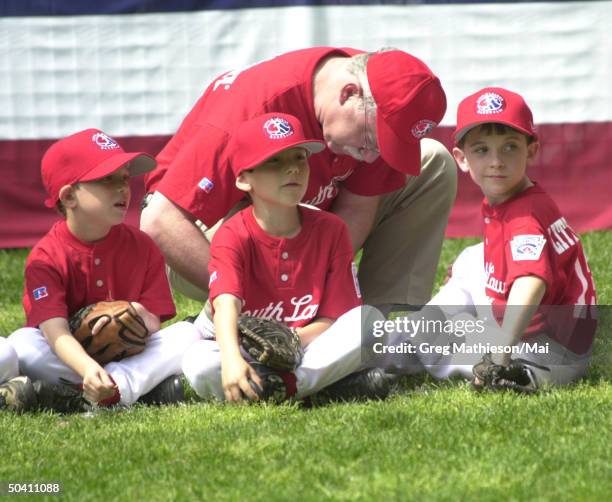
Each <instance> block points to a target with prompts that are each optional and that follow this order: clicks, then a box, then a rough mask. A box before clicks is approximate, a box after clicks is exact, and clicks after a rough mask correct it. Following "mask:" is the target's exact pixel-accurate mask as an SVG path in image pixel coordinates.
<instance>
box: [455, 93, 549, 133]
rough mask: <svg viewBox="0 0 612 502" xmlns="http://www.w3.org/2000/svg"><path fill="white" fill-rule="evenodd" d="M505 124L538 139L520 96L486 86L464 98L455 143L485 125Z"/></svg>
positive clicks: (529, 111)
mask: <svg viewBox="0 0 612 502" xmlns="http://www.w3.org/2000/svg"><path fill="white" fill-rule="evenodd" d="M493 122H494V123H496V124H504V125H507V126H509V127H512V128H513V129H517V130H518V131H521V132H522V133H524V134H526V135H527V136H531V137H533V138H535V139H537V137H538V135H537V133H536V129H535V126H534V124H533V115H532V113H531V110H530V109H529V106H527V103H525V100H524V99H523V98H522V96H520V95H519V94H517V93H515V92H512V91H509V90H507V89H502V88H501V87H485V88H484V89H481V90H479V91H478V92H475V93H474V94H472V95H470V96H468V97H467V98H465V99H463V100H462V101H461V103H459V107H458V108H457V128H456V129H455V132H453V139H454V140H455V143H458V142H459V141H461V138H463V137H464V136H465V135H466V134H467V133H468V132H469V131H470V129H473V128H474V127H476V126H477V125H479V124H485V123H493Z"/></svg>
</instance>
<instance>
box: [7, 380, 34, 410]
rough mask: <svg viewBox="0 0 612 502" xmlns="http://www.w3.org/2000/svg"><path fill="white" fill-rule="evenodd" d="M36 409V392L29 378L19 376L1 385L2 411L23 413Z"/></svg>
mask: <svg viewBox="0 0 612 502" xmlns="http://www.w3.org/2000/svg"><path fill="white" fill-rule="evenodd" d="M36 407H37V399H36V391H35V390H34V386H33V384H32V380H30V379H29V378H28V377H27V376H19V377H16V378H13V379H11V380H9V381H8V382H6V383H3V384H2V385H0V410H4V409H5V410H9V411H14V412H17V413H23V412H25V411H32V410H35V409H36Z"/></svg>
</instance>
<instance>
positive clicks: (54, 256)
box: [9, 129, 199, 411]
mask: <svg viewBox="0 0 612 502" xmlns="http://www.w3.org/2000/svg"><path fill="white" fill-rule="evenodd" d="M154 167H155V160H154V159H153V158H151V157H150V156H148V155H146V154H144V153H127V152H125V151H124V150H123V149H122V148H121V146H119V144H118V143H117V142H116V141H115V140H114V139H112V138H111V137H109V136H107V135H106V134H105V133H103V132H102V131H99V130H97V129H87V130H84V131H81V132H78V133H76V134H73V135H71V136H68V137H66V138H64V139H62V140H60V141H58V142H56V143H54V144H53V145H52V146H51V147H50V148H49V150H48V151H47V152H46V154H45V156H44V157H43V159H42V169H41V170H42V178H43V183H44V185H45V188H46V190H47V193H48V198H47V200H46V201H45V205H46V206H47V207H56V208H57V209H58V210H59V211H60V212H61V213H62V215H63V216H64V219H63V220H61V221H59V222H57V223H56V224H55V225H54V226H53V227H52V228H51V230H50V231H49V232H48V233H47V234H46V235H45V236H44V237H43V238H42V239H41V240H40V241H39V242H38V243H37V244H36V245H35V246H34V248H33V249H32V251H31V253H30V255H29V256H28V259H27V261H26V268H25V285H24V299H23V304H24V310H25V314H26V327H24V328H21V329H19V330H17V331H16V332H15V333H13V334H12V335H11V336H10V337H9V343H10V344H11V345H12V347H13V348H14V349H15V351H16V352H17V355H18V357H19V366H20V370H21V372H22V373H23V374H24V375H26V376H27V377H29V378H30V379H31V380H36V381H38V382H36V384H35V386H36V390H37V392H38V394H39V398H40V399H41V400H45V404H48V403H47V401H46V400H48V399H50V400H51V405H49V407H51V408H54V409H58V410H61V411H79V410H80V404H79V403H81V404H82V402H81V401H80V400H79V399H80V397H81V394H80V392H79V393H77V394H76V395H75V393H74V392H71V391H70V389H71V388H72V387H78V386H82V397H84V398H85V399H86V400H87V401H89V402H90V403H101V404H103V405H110V404H116V403H120V404H122V405H129V404H132V403H134V402H135V401H137V400H138V399H139V398H140V397H141V396H143V395H145V394H147V393H149V392H150V391H152V390H153V389H154V388H156V386H157V388H156V389H155V391H154V392H153V393H152V394H150V395H149V396H147V399H148V398H151V400H153V401H158V402H159V401H167V402H172V401H175V400H177V399H179V398H180V394H181V392H182V386H181V385H180V380H179V379H178V377H176V376H175V375H177V374H180V373H181V366H180V364H181V359H182V356H183V352H184V351H185V350H186V349H187V348H188V346H189V345H191V344H192V343H193V342H194V341H196V340H197V339H198V338H199V334H198V332H197V329H196V328H195V327H194V326H193V325H191V324H189V323H177V324H174V325H172V326H170V327H168V328H165V329H164V330H160V323H161V322H163V321H165V320H168V319H171V318H172V317H174V315H175V313H176V310H175V307H174V302H173V300H172V296H171V293H170V288H169V285H168V281H167V278H166V274H165V269H164V260H163V258H162V255H161V253H160V251H159V250H158V248H157V247H156V245H155V244H154V243H153V241H152V240H151V239H150V238H149V237H148V236H147V235H146V234H144V233H143V232H141V231H140V230H138V229H136V228H133V227H130V226H128V225H126V224H124V223H123V220H124V218H125V216H126V213H127V209H128V206H129V203H130V185H129V181H130V177H131V176H136V175H138V174H142V173H145V172H148V171H150V170H152V169H153V168H154ZM113 300H127V301H130V302H131V303H132V305H133V306H134V308H135V310H136V312H137V313H138V314H139V315H140V316H141V317H142V319H143V320H144V323H145V325H146V326H147V329H148V331H149V332H150V333H152V335H151V336H150V338H149V339H148V340H147V345H146V348H145V350H144V351H143V352H142V353H140V354H138V355H135V356H131V357H127V358H125V359H123V360H121V361H118V362H111V363H109V364H107V365H106V366H105V367H101V366H100V365H99V364H98V363H97V362H96V361H95V360H94V359H92V358H91V357H90V356H89V355H88V354H87V353H86V352H85V350H84V349H83V347H82V346H81V345H80V344H79V343H78V342H77V341H76V340H75V338H74V337H73V336H72V335H71V333H70V329H69V326H68V319H69V318H70V316H71V315H72V314H74V313H75V312H76V311H77V310H79V309H80V308H82V307H85V306H87V305H90V304H92V303H96V302H99V301H113ZM162 382H163V384H162V385H159V386H158V384H161V383H162ZM62 383H68V384H72V387H71V386H63V387H62V386H61V385H60V384H62ZM42 394H44V396H42ZM158 394H159V395H158ZM49 396H50V397H49ZM55 398H57V399H55ZM68 398H74V399H68ZM66 401H70V403H72V404H68V403H67V402H66Z"/></svg>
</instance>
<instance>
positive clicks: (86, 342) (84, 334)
mask: <svg viewBox="0 0 612 502" xmlns="http://www.w3.org/2000/svg"><path fill="white" fill-rule="evenodd" d="M100 319H103V322H104V326H103V328H102V329H101V330H100V331H99V332H98V333H97V334H95V335H92V329H93V327H94V326H95V324H96V323H97V322H98V321H99V320H100ZM68 325H69V326H70V332H71V333H72V334H73V336H74V337H75V338H76V339H77V340H78V341H79V343H80V344H81V345H82V346H83V348H84V349H85V351H86V352H87V353H88V354H89V355H90V356H91V357H92V358H93V359H95V360H96V361H97V362H98V363H100V364H101V365H102V366H104V365H105V364H108V363H110V362H111V361H119V360H121V359H123V358H124V357H129V356H133V355H136V354H139V353H140V352H142V351H143V350H144V348H145V339H146V338H147V337H148V336H149V331H148V330H147V327H146V326H145V323H144V321H143V320H142V318H141V317H140V316H139V315H138V314H137V313H136V310H135V309H134V307H133V306H132V304H131V303H130V302H126V301H113V302H98V303H94V304H92V305H88V306H87V307H83V308H82V309H80V310H79V311H77V312H76V313H75V314H74V315H73V316H72V317H71V318H70V320H69V321H68Z"/></svg>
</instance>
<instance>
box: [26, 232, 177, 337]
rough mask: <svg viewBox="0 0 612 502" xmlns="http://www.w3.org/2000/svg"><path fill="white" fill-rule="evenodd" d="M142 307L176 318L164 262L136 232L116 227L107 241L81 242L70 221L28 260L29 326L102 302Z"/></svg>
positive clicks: (40, 244) (162, 316)
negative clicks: (69, 224) (114, 301)
mask: <svg viewBox="0 0 612 502" xmlns="http://www.w3.org/2000/svg"><path fill="white" fill-rule="evenodd" d="M110 300H127V301H136V302H139V303H142V304H143V305H144V306H145V308H146V309H147V310H148V311H149V312H151V313H153V314H155V315H157V316H159V318H160V319H161V321H166V320H168V319H171V318H173V317H174V316H175V314H176V309H175V307H174V302H173V300H172V294H171V292H170V286H169V284H168V279H167V276H166V270H165V264H164V259H163V257H162V255H161V252H160V251H159V249H158V248H157V246H156V245H155V243H154V242H153V241H152V240H151V238H150V237H149V236H148V235H147V234H145V233H144V232H141V231H140V230H138V229H137V228H133V227H130V226H128V225H125V224H120V225H115V226H113V227H112V228H111V231H110V232H109V234H108V235H107V236H106V237H105V238H104V239H102V240H100V241H97V242H93V243H89V242H83V241H81V240H79V239H77V238H76V237H75V236H74V235H73V234H72V233H71V232H70V230H69V229H68V225H67V224H66V221H64V220H62V221H59V222H57V223H56V224H55V225H53V227H52V228H51V230H49V232H48V233H47V234H46V235H45V236H44V237H43V238H42V239H41V240H40V241H39V242H38V243H37V244H36V245H35V246H34V248H33V249H32V251H31V252H30V254H29V256H28V259H27V260H26V267H25V285H24V294H23V307H24V310H25V314H26V326H30V327H37V326H38V325H39V324H40V323H41V322H43V321H46V320H48V319H51V318H53V317H63V318H65V319H68V318H69V317H70V316H71V315H72V314H74V313H75V312H76V311H77V310H78V309H80V308H82V307H85V306H87V305H90V304H92V303H95V302H99V301H110Z"/></svg>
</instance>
